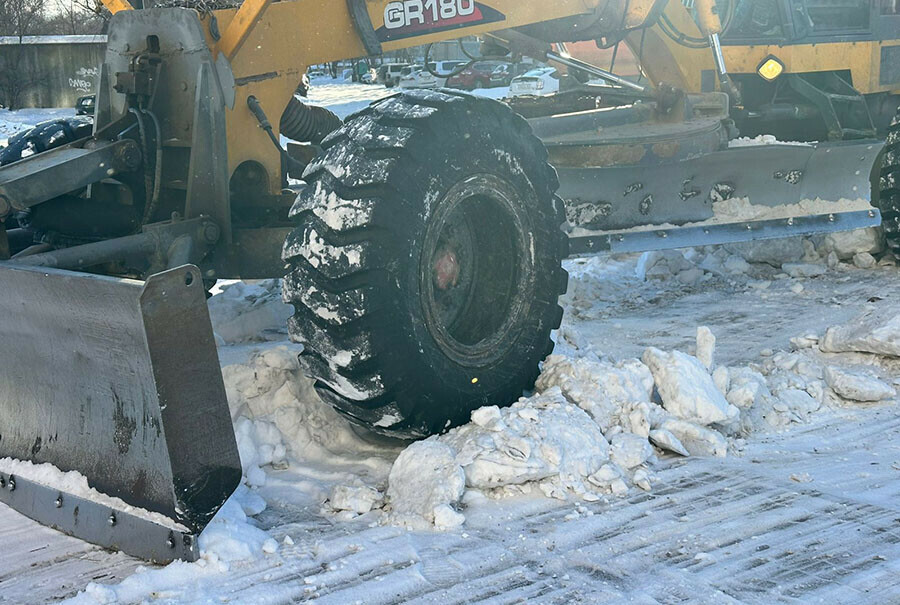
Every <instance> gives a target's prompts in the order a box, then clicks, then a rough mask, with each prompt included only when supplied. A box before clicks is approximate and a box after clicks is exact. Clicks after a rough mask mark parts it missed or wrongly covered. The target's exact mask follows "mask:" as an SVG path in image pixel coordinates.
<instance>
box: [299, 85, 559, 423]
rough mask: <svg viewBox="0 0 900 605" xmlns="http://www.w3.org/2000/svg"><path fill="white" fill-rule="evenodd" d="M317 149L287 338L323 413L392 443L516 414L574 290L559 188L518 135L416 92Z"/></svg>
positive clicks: (486, 108)
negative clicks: (566, 263)
mask: <svg viewBox="0 0 900 605" xmlns="http://www.w3.org/2000/svg"><path fill="white" fill-rule="evenodd" d="M322 147H323V149H324V153H323V155H322V156H321V157H320V158H319V159H317V160H315V161H314V162H313V163H312V164H311V165H310V166H309V167H308V168H307V170H306V173H305V177H304V178H305V180H306V182H307V186H306V188H305V190H304V191H303V192H301V193H300V195H299V196H298V198H297V201H296V202H295V204H294V206H293V208H292V210H291V216H292V218H293V219H294V221H295V224H296V228H295V229H294V230H293V231H292V232H291V234H290V235H289V236H288V237H287V239H286V241H285V245H284V251H283V258H284V260H285V261H286V263H287V265H288V274H287V277H286V279H285V282H284V298H285V301H286V302H289V303H292V304H293V305H294V308H295V314H294V316H293V317H292V318H291V320H290V323H289V332H290V335H291V338H292V339H293V340H295V341H297V342H300V343H302V344H303V345H304V351H303V354H302V355H301V357H300V361H301V363H302V364H303V365H304V367H305V368H306V370H307V372H308V373H309V374H310V375H311V376H313V377H314V378H315V379H316V381H317V382H316V388H317V391H318V393H319V395H320V396H321V397H322V399H323V400H325V401H326V402H328V403H330V404H331V405H333V406H334V407H335V408H336V409H337V410H339V411H340V412H342V413H344V414H345V415H347V416H349V417H350V418H351V419H352V420H354V421H356V422H358V423H361V424H363V425H365V426H368V427H370V428H372V429H374V430H376V431H378V432H381V433H383V434H388V435H394V436H400V437H421V436H425V435H428V434H432V433H435V432H439V431H441V430H443V429H445V428H447V427H449V426H452V425H456V424H460V423H463V422H467V421H468V419H469V414H470V413H471V411H472V410H474V409H477V408H479V407H481V406H484V405H507V404H510V403H512V402H514V401H515V400H516V399H517V398H518V397H519V396H521V394H522V392H523V390H524V389H528V388H531V387H532V386H533V384H534V381H535V379H536V377H537V375H538V364H539V362H540V361H541V360H543V359H544V357H545V356H546V355H548V354H549V353H550V352H551V351H552V347H553V343H552V342H551V341H550V338H549V337H550V331H551V330H553V329H555V328H557V327H559V322H560V320H561V318H562V309H561V308H560V307H559V305H558V302H557V299H558V297H559V295H560V294H562V293H564V292H565V290H566V284H567V275H566V272H565V270H564V269H563V268H562V266H561V264H560V263H561V261H562V259H563V258H565V256H566V252H567V246H568V240H567V238H566V236H565V234H564V233H563V232H562V230H561V228H560V227H561V225H562V223H564V221H565V210H564V208H563V204H562V202H561V200H560V199H559V198H558V197H556V196H555V191H556V188H557V187H558V185H559V183H558V180H557V177H556V172H555V170H554V169H553V168H552V167H551V166H550V165H549V164H547V153H546V150H545V149H544V147H543V145H542V144H541V142H540V141H539V140H538V139H537V138H536V137H535V136H534V135H533V134H532V132H531V129H530V127H529V126H528V124H527V122H526V121H525V120H524V119H523V118H521V117H520V116H518V115H516V114H514V113H513V112H512V111H511V110H510V109H509V108H508V107H506V106H505V105H503V104H501V103H498V102H496V101H491V100H489V99H479V98H476V97H472V96H470V95H467V94H464V93H456V92H451V91H440V92H437V91H410V92H406V93H402V94H400V95H397V96H393V97H390V98H388V99H384V100H382V101H379V102H376V103H374V104H373V105H372V106H371V107H369V108H367V109H365V110H363V111H362V112H360V113H358V114H355V115H354V116H351V117H350V118H349V119H348V120H347V122H346V123H345V125H344V126H343V127H342V128H341V129H339V130H337V131H336V132H334V133H332V134H331V135H330V136H329V137H327V138H326V139H325V141H324V142H323V144H322Z"/></svg>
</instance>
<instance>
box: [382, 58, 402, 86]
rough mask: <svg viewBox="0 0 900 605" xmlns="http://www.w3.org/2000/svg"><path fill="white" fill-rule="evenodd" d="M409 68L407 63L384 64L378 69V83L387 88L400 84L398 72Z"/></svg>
mask: <svg viewBox="0 0 900 605" xmlns="http://www.w3.org/2000/svg"><path fill="white" fill-rule="evenodd" d="M407 67H409V64H408V63H385V64H384V65H382V66H381V67H379V68H378V82H379V83H381V84H384V85H385V86H387V87H388V88H393V87H394V86H397V85H398V84H400V72H402V71H403V70H404V69H405V68H407Z"/></svg>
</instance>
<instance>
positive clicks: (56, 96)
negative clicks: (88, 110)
mask: <svg viewBox="0 0 900 605" xmlns="http://www.w3.org/2000/svg"><path fill="white" fill-rule="evenodd" d="M105 51H106V36H24V37H23V38H22V39H21V41H20V39H19V37H17V36H0V69H3V66H4V65H5V66H9V65H15V66H16V67H15V69H16V72H18V75H19V77H21V78H22V80H21V82H22V83H26V84H27V85H25V86H24V90H23V92H22V93H21V95H20V98H19V104H20V105H21V106H22V107H73V106H74V105H75V100H76V99H77V98H78V97H80V96H83V95H87V94H91V93H94V92H96V88H97V78H98V76H99V73H100V64H101V63H102V62H103V56H104V53H105ZM8 78H9V74H6V75H5V77H3V78H0V87H2V86H4V83H6V85H9V80H8ZM0 92H2V91H0ZM4 97H5V95H3V94H0V99H2V98H4Z"/></svg>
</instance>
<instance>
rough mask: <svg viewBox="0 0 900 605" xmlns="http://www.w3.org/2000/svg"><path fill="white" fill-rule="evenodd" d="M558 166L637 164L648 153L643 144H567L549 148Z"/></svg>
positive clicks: (580, 166) (583, 166) (579, 166)
mask: <svg viewBox="0 0 900 605" xmlns="http://www.w3.org/2000/svg"><path fill="white" fill-rule="evenodd" d="M548 151H549V153H550V163H551V164H553V165H554V166H556V167H570V168H587V167H594V166H599V167H603V166H627V165H632V164H637V163H638V162H640V161H641V159H643V157H644V156H645V155H647V148H646V147H645V146H643V145H565V146H556V147H550V148H549V150H548Z"/></svg>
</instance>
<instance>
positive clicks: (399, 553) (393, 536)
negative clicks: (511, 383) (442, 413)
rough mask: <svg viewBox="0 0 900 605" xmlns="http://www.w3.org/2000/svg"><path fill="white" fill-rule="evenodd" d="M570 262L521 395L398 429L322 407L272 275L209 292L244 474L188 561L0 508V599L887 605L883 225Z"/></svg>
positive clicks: (899, 324)
mask: <svg viewBox="0 0 900 605" xmlns="http://www.w3.org/2000/svg"><path fill="white" fill-rule="evenodd" d="M356 88H357V87H353V90H356ZM359 88H366V89H370V87H359ZM371 90H378V89H377V88H371ZM360 94H362V93H360ZM566 266H567V268H568V270H569V271H570V276H571V278H570V285H569V293H568V294H567V295H566V297H565V300H564V306H565V310H566V313H565V317H564V319H563V325H562V327H561V329H560V330H559V333H558V335H557V347H556V350H555V351H554V357H551V358H550V359H549V360H548V361H547V362H546V363H545V366H544V372H543V374H542V376H541V378H540V379H539V381H538V384H537V391H538V392H537V393H536V394H535V395H533V396H532V397H529V398H527V399H523V400H521V401H520V402H518V403H516V404H515V405H513V406H512V407H504V408H494V407H488V408H482V409H481V410H479V411H477V412H476V413H475V414H473V418H472V422H471V423H470V424H468V425H466V426H464V427H460V428H459V429H455V430H453V431H451V432H449V433H448V434H446V435H442V436H439V437H434V438H431V439H429V440H426V441H422V442H418V443H415V444H407V443H398V442H392V441H388V440H384V439H378V438H374V437H371V436H368V435H365V434H362V433H359V432H357V431H355V430H354V429H352V428H351V427H350V426H349V425H348V424H347V423H346V422H345V421H344V420H343V419H342V418H340V417H338V416H337V415H336V414H335V413H334V412H332V411H331V410H330V409H329V408H328V407H326V406H324V405H323V404H322V403H321V402H319V401H318V399H317V398H316V396H315V394H314V392H313V391H312V390H311V388H310V383H309V381H308V380H306V379H305V378H304V377H302V375H301V374H300V372H299V370H298V367H297V364H296V361H295V355H296V353H297V352H298V350H299V348H298V347H297V346H296V345H292V344H290V343H289V342H288V341H287V337H286V333H285V329H284V327H283V326H284V319H285V317H286V316H287V315H288V314H289V313H290V309H289V308H287V307H286V306H285V305H283V304H282V303H281V302H280V293H279V283H278V281H277V280H266V281H261V282H254V283H248V284H244V283H232V284H223V286H224V287H223V288H221V290H220V291H219V293H218V294H217V295H216V296H214V297H213V298H212V299H210V303H209V305H210V313H211V316H212V319H213V327H214V330H215V332H216V334H217V342H218V344H219V356H220V361H221V364H222V366H223V376H224V379H225V384H226V389H227V394H228V398H229V404H230V407H231V411H232V416H233V418H234V421H235V432H236V435H237V438H238V443H239V447H240V450H241V456H242V461H243V465H244V471H245V481H244V485H243V486H242V488H241V489H240V490H239V491H238V493H237V494H236V495H235V496H234V497H233V498H232V499H231V500H230V501H229V502H228V503H227V505H226V506H225V507H224V508H223V510H222V511H221V512H220V514H219V515H218V516H217V517H216V519H215V520H214V522H213V523H212V524H211V525H210V527H209V528H208V529H207V531H206V532H204V534H203V536H202V538H201V541H200V547H201V549H202V552H203V556H202V558H201V560H200V561H198V562H197V563H194V564H186V563H175V564H172V565H170V566H167V567H164V568H155V567H151V566H145V565H142V564H141V562H140V561H135V560H133V559H130V558H129V557H125V556H123V555H120V554H115V553H107V552H104V551H102V550H100V549H98V548H95V547H92V546H89V545H86V544H84V543H82V542H80V541H78V540H74V539H71V538H68V537H66V536H63V535H61V534H59V533H57V532H55V531H53V530H50V529H47V528H44V527H41V526H39V525H36V524H35V523H33V522H31V521H29V520H27V519H25V518H24V517H21V516H20V515H18V514H17V513H15V512H12V511H10V510H9V509H6V508H2V507H0V544H3V548H2V549H0V603H7V602H8V603H26V602H27V603H36V602H48V601H56V600H61V599H65V598H70V602H72V603H79V604H81V603H89V604H93V603H139V602H160V603H183V602H187V603H221V602H232V603H287V602H296V601H306V600H316V601H317V602H322V603H338V604H343V603H366V604H369V603H401V602H419V603H432V602H437V603H470V602H489V603H524V602H528V603H560V604H565V603H617V602H637V603H685V602H700V603H773V602H787V603H796V602H828V603H855V602H873V603H896V602H900V575H898V571H900V505H898V502H900V499H898V496H900V440H898V438H900V414H898V411H897V407H896V406H897V399H898V398H897V394H896V388H897V386H898V385H900V269H898V268H897V266H896V262H895V261H894V259H893V257H891V256H889V255H887V256H884V255H883V253H882V252H881V250H880V247H879V243H878V240H877V238H876V237H875V236H874V234H873V233H872V232H862V233H857V234H852V235H837V236H829V237H828V238H815V239H814V240H801V239H796V240H787V241H784V242H763V243H759V244H753V245H747V246H739V247H735V246H731V247H727V248H707V249H696V250H687V251H682V252H666V253H648V254H645V255H640V256H638V255H632V256H626V257H615V258H609V257H598V258H592V259H585V260H575V261H569V262H567V263H566ZM498 403H501V404H506V403H511V402H498ZM685 454H687V455H685Z"/></svg>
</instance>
